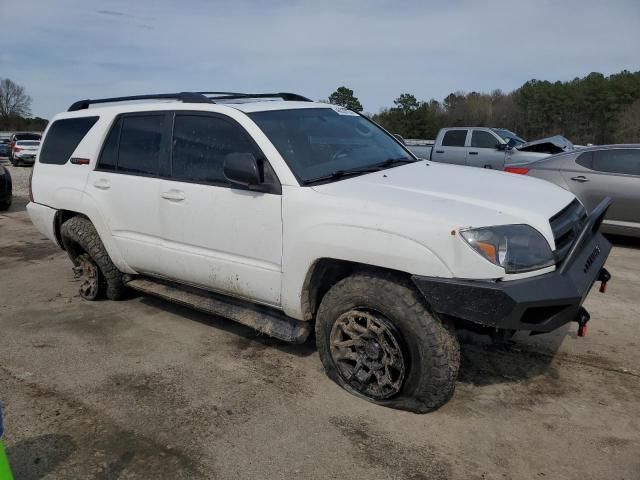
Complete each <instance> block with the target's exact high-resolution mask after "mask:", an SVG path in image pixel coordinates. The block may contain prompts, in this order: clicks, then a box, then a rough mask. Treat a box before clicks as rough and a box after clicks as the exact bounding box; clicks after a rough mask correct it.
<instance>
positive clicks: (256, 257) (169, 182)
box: [160, 112, 282, 306]
mask: <svg viewBox="0 0 640 480" xmlns="http://www.w3.org/2000/svg"><path fill="white" fill-rule="evenodd" d="M171 149H172V154H171V175H170V178H168V179H166V180H164V181H163V182H162V189H161V192H160V196H161V204H160V218H161V223H162V231H163V238H164V240H165V249H166V251H167V255H166V262H165V263H166V266H165V274H166V276H168V277H170V278H174V279H177V280H180V281H183V282H186V283H190V284H193V285H197V286H201V287H204V288H207V289H210V290H214V291H220V292H223V293H226V294H230V295H234V296H238V297H241V298H246V299H251V300H254V301H258V302H261V303H266V304H269V305H274V306H278V305H279V304H280V280H281V265H282V202H281V198H282V197H281V195H280V194H279V193H262V192H255V191H250V190H245V189H240V188H235V187H234V186H232V185H231V184H230V183H229V182H228V181H227V180H226V178H225V176H224V173H223V167H224V159H225V157H226V155H228V154H230V153H251V154H253V155H254V156H255V157H256V158H260V159H263V160H264V162H265V163H264V167H265V171H266V170H269V172H270V167H269V166H268V163H266V159H264V155H263V154H262V153H261V152H260V150H259V149H258V147H257V146H256V145H255V143H254V142H253V140H252V139H251V137H250V136H249V135H248V133H247V132H246V131H245V130H244V128H243V127H241V126H240V125H238V124H237V123H236V122H234V121H233V120H231V119H230V118H228V117H226V116H223V115H219V114H213V113H199V112H178V113H176V114H175V117H174V125H173V136H172V140H171ZM270 174H271V173H270Z"/></svg>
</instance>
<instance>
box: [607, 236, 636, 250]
mask: <svg viewBox="0 0 640 480" xmlns="http://www.w3.org/2000/svg"><path fill="white" fill-rule="evenodd" d="M605 237H606V238H607V240H609V242H611V245H613V246H614V247H623V248H640V237H626V236H622V235H612V234H606V235H605Z"/></svg>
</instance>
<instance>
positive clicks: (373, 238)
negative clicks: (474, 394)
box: [282, 224, 452, 320]
mask: <svg viewBox="0 0 640 480" xmlns="http://www.w3.org/2000/svg"><path fill="white" fill-rule="evenodd" d="M322 258H331V259H336V260H345V261H349V262H355V263H362V264H365V265H371V266H375V267H381V268H388V269H392V270H398V271H402V272H407V273H411V274H417V275H429V276H433V277H445V278H450V277H452V273H451V271H450V270H449V268H447V266H446V265H445V263H444V262H443V261H442V260H441V259H440V258H439V257H438V256H437V255H436V254H435V253H434V252H433V251H431V250H430V249H429V248H427V247H425V246H424V245H422V244H420V243H419V242H417V241H415V240H413V239H411V238H407V237H403V236H401V235H399V234H397V233H394V232H389V231H385V230H381V229H372V228H363V227H356V226H352V225H339V224H334V225H322V226H316V227H314V228H310V229H309V230H307V231H306V232H304V233H300V232H297V235H296V238H295V239H294V241H293V243H292V244H290V243H285V254H284V256H283V272H284V275H283V277H282V278H283V280H282V308H283V310H284V312H285V313H286V314H287V315H289V316H291V317H293V318H297V319H299V320H302V319H303V317H304V315H303V306H302V293H303V292H302V288H303V287H302V286H303V285H304V281H305V278H306V276H307V273H308V272H309V270H310V269H311V268H312V267H313V265H314V264H315V262H316V261H318V260H319V259H322ZM417 272H429V273H428V274H427V273H417Z"/></svg>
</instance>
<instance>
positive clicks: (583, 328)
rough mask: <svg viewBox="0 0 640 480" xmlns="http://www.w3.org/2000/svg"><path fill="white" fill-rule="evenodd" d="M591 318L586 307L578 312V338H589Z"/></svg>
mask: <svg viewBox="0 0 640 480" xmlns="http://www.w3.org/2000/svg"><path fill="white" fill-rule="evenodd" d="M590 318H591V315H589V312H587V309H586V308H584V307H580V310H578V314H577V315H576V319H575V321H576V322H578V336H579V337H586V336H587V322H588V321H589V319H590Z"/></svg>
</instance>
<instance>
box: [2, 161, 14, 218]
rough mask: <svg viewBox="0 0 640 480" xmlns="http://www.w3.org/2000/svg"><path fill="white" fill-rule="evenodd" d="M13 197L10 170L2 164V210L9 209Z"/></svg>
mask: <svg viewBox="0 0 640 480" xmlns="http://www.w3.org/2000/svg"><path fill="white" fill-rule="evenodd" d="M12 199H13V186H12V184H11V174H10V173H9V170H7V169H6V168H4V167H3V166H1V165H0V211H2V210H7V209H8V208H9V207H10V206H11V201H12Z"/></svg>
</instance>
